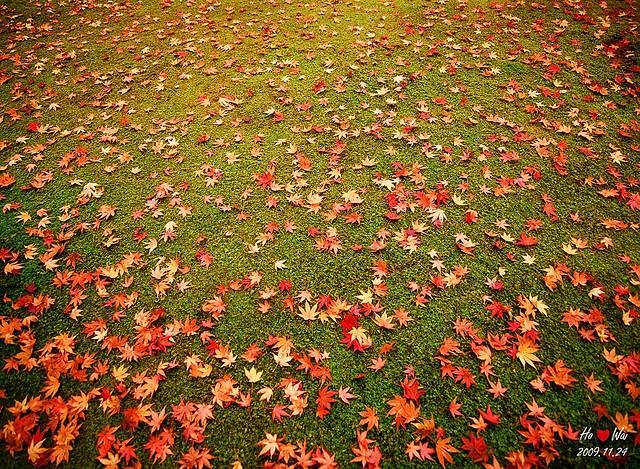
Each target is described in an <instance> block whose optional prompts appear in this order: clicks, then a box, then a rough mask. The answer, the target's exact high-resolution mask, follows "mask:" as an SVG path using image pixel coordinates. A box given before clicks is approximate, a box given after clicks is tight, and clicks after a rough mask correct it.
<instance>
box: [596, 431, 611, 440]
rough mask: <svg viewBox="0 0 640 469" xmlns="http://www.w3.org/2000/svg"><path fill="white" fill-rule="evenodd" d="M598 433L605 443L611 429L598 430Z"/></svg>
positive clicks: (599, 438)
mask: <svg viewBox="0 0 640 469" xmlns="http://www.w3.org/2000/svg"><path fill="white" fill-rule="evenodd" d="M596 435H598V440H600V441H602V442H603V443H604V442H605V441H607V438H609V430H598V431H596Z"/></svg>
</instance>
